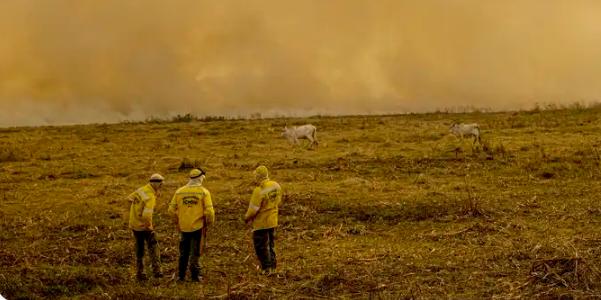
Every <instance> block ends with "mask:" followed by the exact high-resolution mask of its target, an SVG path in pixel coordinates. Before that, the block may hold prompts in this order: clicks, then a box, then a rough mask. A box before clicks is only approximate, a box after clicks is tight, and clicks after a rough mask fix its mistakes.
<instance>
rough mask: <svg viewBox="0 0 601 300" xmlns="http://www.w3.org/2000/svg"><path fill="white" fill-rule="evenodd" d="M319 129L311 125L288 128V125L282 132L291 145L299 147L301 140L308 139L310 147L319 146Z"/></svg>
mask: <svg viewBox="0 0 601 300" xmlns="http://www.w3.org/2000/svg"><path fill="white" fill-rule="evenodd" d="M316 133H317V128H316V127H315V126H313V125H311V124H306V125H301V126H293V127H288V124H286V125H285V126H284V131H282V136H283V137H285V138H287V139H288V141H289V142H290V143H291V144H294V145H298V140H299V139H307V140H309V141H310V142H311V144H310V145H309V146H313V145H315V146H316V147H317V145H318V144H319V143H318V142H317V136H316Z"/></svg>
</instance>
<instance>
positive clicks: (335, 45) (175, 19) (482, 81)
mask: <svg viewBox="0 0 601 300" xmlns="http://www.w3.org/2000/svg"><path fill="white" fill-rule="evenodd" d="M0 36H1V37H2V39H1V40H0V126H11V125H31V124H33V125H42V124H63V123H89V122H112V121H119V120H123V119H144V118H146V117H149V116H151V115H152V116H169V115H173V114H178V113H179V114H185V113H189V112H190V113H193V114H197V115H199V116H203V115H226V116H237V115H249V114H252V113H257V112H260V113H262V114H263V115H269V114H287V115H310V114H317V113H321V114H365V113H391V112H423V111H432V110H436V109H444V108H452V107H462V106H475V107H483V108H490V109H519V108H527V107H531V106H532V105H533V104H534V103H536V102H539V103H573V102H575V101H582V102H592V101H598V100H601V1H596V0H591V1H578V0H574V1H571V0H564V1H554V0H548V1H540V0H531V1H529V0H509V1H480V0H420V1H415V0H406V1H402V0H390V1H388V0H377V1H365V0H363V1H355V0H328V1H317V0H314V1H311V0H304V1H275V0H274V1H260V0H259V1H196V0H194V1H183V0H175V1H159V0H154V1H153V0H128V1H123V0H119V1H117V0H104V1H93V0H80V1H76V0H54V1H41V0H36V1H34V0H4V1H1V2H0Z"/></svg>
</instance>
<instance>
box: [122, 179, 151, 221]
mask: <svg viewBox="0 0 601 300" xmlns="http://www.w3.org/2000/svg"><path fill="white" fill-rule="evenodd" d="M128 198H129V200H130V201H131V208H130V209H129V228H131V229H132V230H135V231H150V230H154V227H153V226H152V213H153V212H154V207H155V205H156V192H155V190H154V188H152V186H151V185H150V184H147V185H145V186H143V187H141V188H139V189H137V190H136V191H135V192H133V193H131V194H130V195H129V197H128Z"/></svg>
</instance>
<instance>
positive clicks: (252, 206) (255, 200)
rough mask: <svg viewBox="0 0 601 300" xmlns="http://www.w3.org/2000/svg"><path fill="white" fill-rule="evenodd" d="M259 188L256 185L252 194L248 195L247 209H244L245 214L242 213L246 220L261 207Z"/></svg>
mask: <svg viewBox="0 0 601 300" xmlns="http://www.w3.org/2000/svg"><path fill="white" fill-rule="evenodd" d="M261 200H262V197H261V188H260V187H256V188H255V190H254V191H253V194H252V196H251V197H250V203H249V204H248V210H247V211H246V215H244V220H246V221H248V220H249V219H251V218H253V217H254V216H255V215H256V214H257V212H259V209H260V208H261Z"/></svg>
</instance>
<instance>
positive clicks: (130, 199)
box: [127, 192, 138, 202]
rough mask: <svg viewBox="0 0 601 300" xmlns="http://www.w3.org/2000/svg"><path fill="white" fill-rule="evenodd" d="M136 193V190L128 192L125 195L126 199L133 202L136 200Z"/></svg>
mask: <svg viewBox="0 0 601 300" xmlns="http://www.w3.org/2000/svg"><path fill="white" fill-rule="evenodd" d="M137 194H138V193H136V192H133V193H131V194H129V196H127V200H129V202H134V201H135V200H136V195H137Z"/></svg>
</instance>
